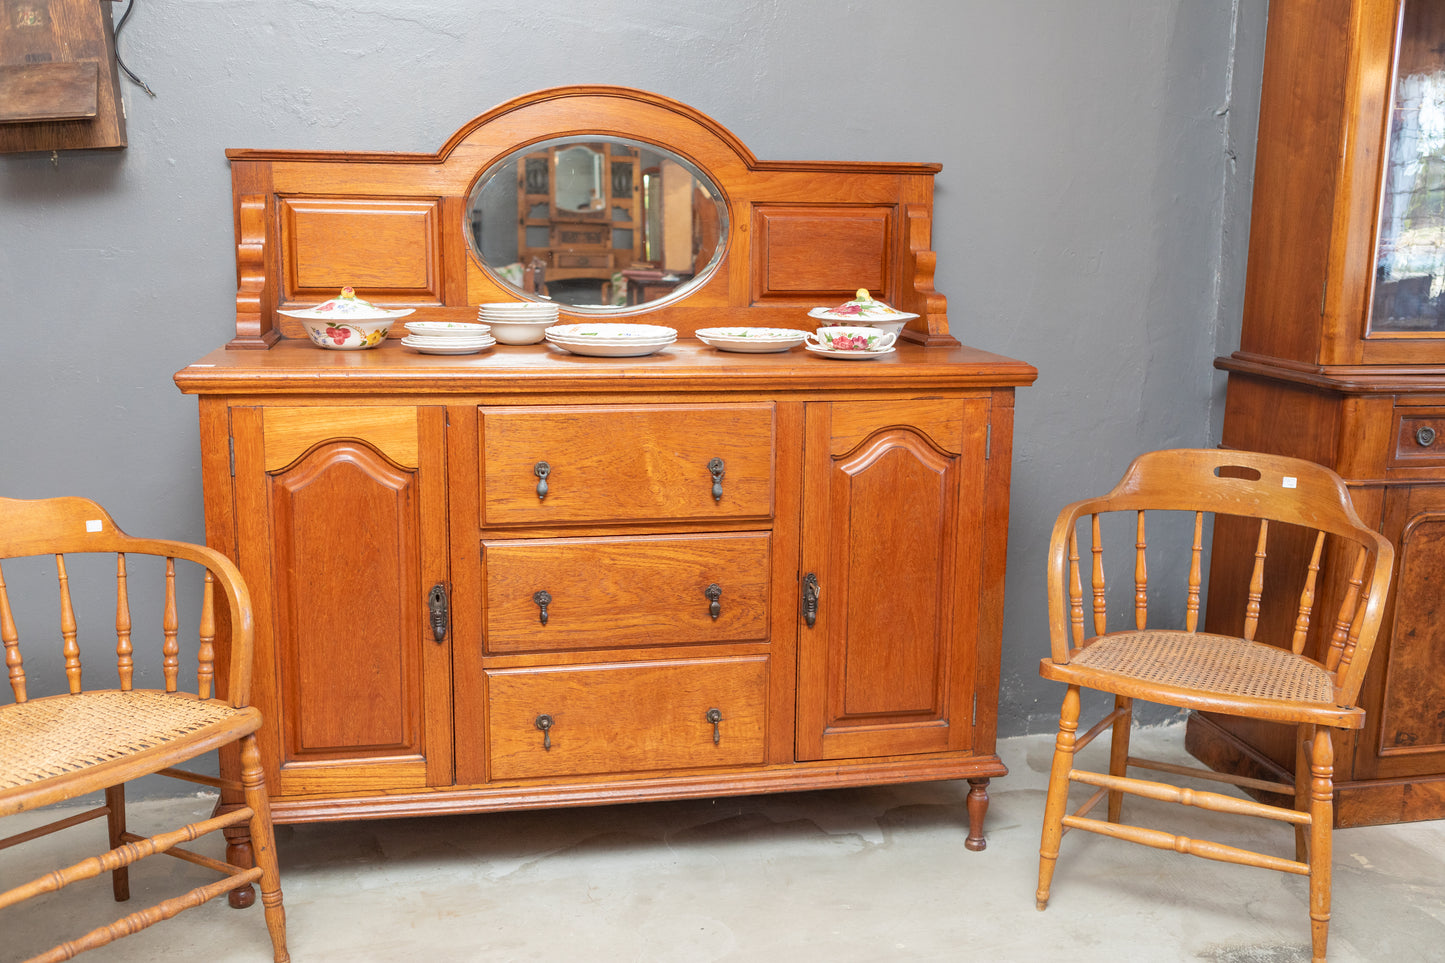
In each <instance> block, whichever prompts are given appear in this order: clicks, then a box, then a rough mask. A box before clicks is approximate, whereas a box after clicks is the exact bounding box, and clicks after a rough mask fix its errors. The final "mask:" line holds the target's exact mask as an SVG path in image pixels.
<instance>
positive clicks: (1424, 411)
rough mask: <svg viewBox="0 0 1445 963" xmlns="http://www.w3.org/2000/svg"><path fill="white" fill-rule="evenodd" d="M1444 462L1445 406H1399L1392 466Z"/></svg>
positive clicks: (1424, 465)
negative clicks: (1444, 407)
mask: <svg viewBox="0 0 1445 963" xmlns="http://www.w3.org/2000/svg"><path fill="white" fill-rule="evenodd" d="M1433 465H1445V410H1442V409H1440V408H1397V409H1396V410H1395V450H1394V453H1393V454H1392V455H1391V456H1390V467H1391V468H1410V467H1415V466H1419V467H1422V468H1423V467H1428V466H1433Z"/></svg>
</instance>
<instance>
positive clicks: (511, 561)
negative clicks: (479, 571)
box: [483, 532, 771, 652]
mask: <svg viewBox="0 0 1445 963" xmlns="http://www.w3.org/2000/svg"><path fill="white" fill-rule="evenodd" d="M770 542H771V538H770V536H769V535H768V533H766V532H748V533H738V534H718V535H689V536H670V535H665V536H653V537H650V538H564V539H519V540H516V541H489V542H484V543H483V562H484V565H483V570H484V581H485V585H486V590H485V596H486V598H485V605H484V607H483V612H484V625H485V629H484V634H483V638H484V640H485V644H486V649H487V651H488V652H529V651H530V652H546V651H561V650H569V649H594V648H604V647H605V648H629V647H636V646H649V645H651V646H658V645H686V644H693V643H698V642H725V641H731V642H742V641H754V642H756V641H766V640H767V638H768V583H769V578H770V564H769V544H770ZM713 586H715V587H716V588H717V590H718V591H717V599H716V602H717V615H716V616H714V615H713V614H712V608H711V607H712V602H711V601H710V599H709V596H708V594H707V593H708V589H709V587H713ZM539 591H543V592H546V593H547V595H548V598H549V599H550V601H549V602H548V605H547V621H546V622H543V621H542V620H541V606H540V605H539V604H538V603H537V601H536V599H535V595H536V593H537V592H539Z"/></svg>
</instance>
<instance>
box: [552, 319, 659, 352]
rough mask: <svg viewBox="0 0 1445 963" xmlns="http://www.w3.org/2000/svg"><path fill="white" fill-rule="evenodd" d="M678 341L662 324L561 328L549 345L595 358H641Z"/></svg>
mask: <svg viewBox="0 0 1445 963" xmlns="http://www.w3.org/2000/svg"><path fill="white" fill-rule="evenodd" d="M676 340H677V330H676V329H674V328H664V327H663V326H662V325H660V324H617V323H603V324H557V325H553V326H552V327H550V328H548V329H547V341H548V342H549V343H551V344H555V345H556V346H557V347H559V348H564V349H566V350H568V351H570V352H572V353H573V354H582V355H587V356H588V357H592V358H637V357H641V356H642V355H645V354H652V353H653V352H654V351H657V350H658V349H659V348H665V347H667V346H668V345H670V344H672V343H673V342H674V341H676Z"/></svg>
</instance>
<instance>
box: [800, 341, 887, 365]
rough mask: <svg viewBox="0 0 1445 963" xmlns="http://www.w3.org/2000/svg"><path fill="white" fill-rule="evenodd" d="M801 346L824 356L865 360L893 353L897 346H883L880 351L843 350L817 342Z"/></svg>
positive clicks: (848, 359) (847, 359)
mask: <svg viewBox="0 0 1445 963" xmlns="http://www.w3.org/2000/svg"><path fill="white" fill-rule="evenodd" d="M803 347H804V348H807V349H808V350H809V351H811V352H813V353H814V354H820V355H822V356H823V357H825V358H842V359H844V360H846V361H865V360H867V359H869V358H881V357H883V356H884V355H885V354H893V353H894V352H895V351H897V350H898V349H897V348H884V349H883V350H882V351H858V350H854V349H850V350H847V351H844V350H840V349H837V348H825V347H823V346H822V345H817V344H805V345H803Z"/></svg>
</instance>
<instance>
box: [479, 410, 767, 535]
mask: <svg viewBox="0 0 1445 963" xmlns="http://www.w3.org/2000/svg"><path fill="white" fill-rule="evenodd" d="M480 430H481V459H482V466H481V469H482V471H481V476H482V525H483V526H484V527H485V526H494V525H520V524H566V523H574V522H589V521H596V522H614V523H615V522H623V521H633V520H651V519H656V520H678V519H729V518H747V517H755V518H766V517H768V516H769V515H771V514H772V510H773V435H774V427H773V406H772V405H771V404H738V405H653V406H620V405H619V406H610V405H609V406H557V407H545V408H543V407H538V408H520V407H519V408H483V409H481V429H480ZM714 458H719V459H721V460H722V464H723V477H722V480H721V489H720V497H714V492H713V478H712V474H711V472H710V471H709V469H708V464H709V463H710V462H711V461H712V460H713V459H714ZM540 462H546V464H547V466H548V468H547V471H548V472H549V474H548V475H547V478H546V489H545V496H542V495H540V489H539V485H538V476H537V474H536V472H537V465H538V463H540Z"/></svg>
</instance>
